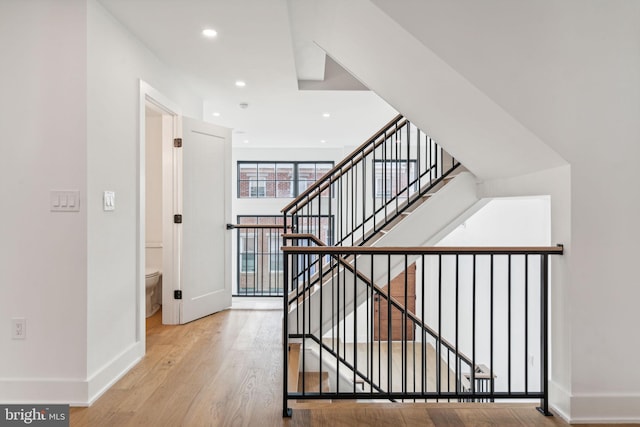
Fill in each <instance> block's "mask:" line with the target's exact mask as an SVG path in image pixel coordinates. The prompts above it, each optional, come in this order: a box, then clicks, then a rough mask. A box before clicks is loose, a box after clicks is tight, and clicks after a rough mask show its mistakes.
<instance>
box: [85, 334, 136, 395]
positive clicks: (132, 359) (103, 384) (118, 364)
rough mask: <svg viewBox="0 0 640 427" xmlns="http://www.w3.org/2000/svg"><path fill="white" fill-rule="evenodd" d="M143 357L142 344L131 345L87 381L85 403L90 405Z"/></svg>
mask: <svg viewBox="0 0 640 427" xmlns="http://www.w3.org/2000/svg"><path fill="white" fill-rule="evenodd" d="M143 356H144V342H137V343H134V344H132V345H131V346H130V347H129V348H127V349H126V350H124V351H123V352H122V353H120V354H119V355H118V356H116V357H115V358H114V359H113V360H112V361H110V362H109V363H107V364H106V365H104V366H103V367H102V368H101V369H100V370H98V371H97V372H95V373H94V374H93V375H91V377H89V379H88V380H87V403H86V405H91V404H93V402H95V401H96V400H98V398H99V397H100V396H102V395H103V394H104V393H105V392H106V391H107V390H109V388H110V387H111V386H112V385H113V384H115V383H116V382H117V381H118V380H119V379H120V378H122V377H123V376H124V375H125V374H126V373H127V372H129V370H131V368H133V367H134V366H135V365H136V364H137V363H138V362H139V361H140V360H141V359H142V357H143Z"/></svg>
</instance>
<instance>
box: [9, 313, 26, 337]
mask: <svg viewBox="0 0 640 427" xmlns="http://www.w3.org/2000/svg"><path fill="white" fill-rule="evenodd" d="M11 337H12V338H13V339H14V340H23V339H25V338H27V319H25V318H24V317H14V318H13V319H11Z"/></svg>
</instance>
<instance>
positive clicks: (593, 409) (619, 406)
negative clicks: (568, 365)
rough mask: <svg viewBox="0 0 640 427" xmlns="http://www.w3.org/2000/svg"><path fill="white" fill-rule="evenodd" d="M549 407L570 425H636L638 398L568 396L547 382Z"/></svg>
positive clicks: (557, 385) (559, 388)
mask: <svg viewBox="0 0 640 427" xmlns="http://www.w3.org/2000/svg"><path fill="white" fill-rule="evenodd" d="M549 394H550V400H551V403H550V406H551V409H552V411H553V412H554V413H555V414H556V415H558V416H559V417H560V418H562V419H564V420H565V421H566V422H568V423H571V424H622V423H640V394H631V393H627V394H624V393H620V394H612V393H602V394H597V393H581V394H571V393H569V392H568V391H567V390H565V389H564V388H563V387H561V386H560V385H559V384H557V383H555V382H553V381H549Z"/></svg>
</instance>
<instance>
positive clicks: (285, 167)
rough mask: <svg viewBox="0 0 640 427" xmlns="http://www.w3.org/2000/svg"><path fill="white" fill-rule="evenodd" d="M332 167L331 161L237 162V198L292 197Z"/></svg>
mask: <svg viewBox="0 0 640 427" xmlns="http://www.w3.org/2000/svg"><path fill="white" fill-rule="evenodd" d="M331 168H333V162H328V161H327V162H249V161H239V162H238V198H293V197H296V196H298V195H299V194H300V193H302V192H303V191H304V190H306V189H307V188H308V187H309V186H310V185H311V184H313V183H314V182H315V181H317V180H318V179H319V178H321V177H322V176H323V175H325V174H326V173H327V172H329V170H331Z"/></svg>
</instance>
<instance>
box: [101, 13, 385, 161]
mask: <svg viewBox="0 0 640 427" xmlns="http://www.w3.org/2000/svg"><path fill="white" fill-rule="evenodd" d="M99 1H100V2H101V3H102V4H103V6H104V7H105V8H106V9H107V10H108V11H109V12H110V13H111V14H112V15H113V16H114V17H115V18H116V19H117V20H118V21H120V22H121V23H122V24H123V25H124V26H125V27H126V28H128V29H129V31H131V33H133V35H134V36H135V37H137V38H138V39H139V40H141V42H142V43H143V44H145V45H146V46H147V47H148V48H149V49H150V50H151V51H152V52H154V53H155V55H156V56H157V57H158V58H159V59H160V60H161V61H163V62H164V63H165V64H167V66H169V67H170V68H172V69H173V70H175V72H176V73H177V74H179V75H180V76H181V78H183V79H184V81H185V85H187V86H189V87H190V88H192V89H193V90H194V91H195V92H196V93H197V95H198V96H199V97H201V98H202V99H203V106H204V107H203V110H204V113H203V115H204V120H206V121H210V122H212V123H216V124H219V125H222V126H226V127H229V128H232V129H233V130H234V131H233V141H234V146H238V147H247V148H249V147H300V148H305V147H325V146H326V147H343V146H354V145H359V144H360V143H361V142H363V141H364V140H365V139H367V138H368V137H369V136H371V134H372V133H374V132H375V131H376V130H378V129H379V128H380V127H381V126H383V125H384V124H385V123H386V122H388V121H389V120H390V119H391V118H393V116H395V114H396V112H395V111H394V110H393V108H391V107H390V106H389V105H388V104H387V103H386V102H384V100H382V99H381V98H380V97H378V96H377V95H376V94H374V93H372V92H370V91H368V90H362V89H366V88H364V87H362V85H361V84H360V83H359V82H357V81H355V79H353V78H352V77H351V76H349V77H348V79H351V81H352V83H347V84H344V81H345V79H344V78H343V79H341V80H340V79H339V78H332V79H329V77H332V76H333V75H336V73H340V72H342V73H343V74H345V72H344V70H342V69H341V68H340V67H339V65H337V64H335V63H334V62H333V61H331V60H327V61H322V60H321V59H322V58H324V55H323V53H322V52H318V50H319V48H317V47H315V46H314V45H313V43H312V40H310V39H309V37H310V35H309V31H308V29H309V28H308V25H306V22H305V21H304V19H308V10H306V11H305V10H304V9H301V8H300V7H299V5H300V4H301V3H300V2H299V0H233V1H230V0H99ZM294 5H295V6H294ZM305 12H307V16H305ZM205 28H213V29H215V30H216V31H217V32H218V35H217V37H215V38H212V39H208V38H206V37H204V36H203V35H202V34H201V32H202V30H203V29H205ZM292 28H293V30H292ZM296 53H297V55H296ZM319 59H320V60H319ZM323 62H324V63H325V64H324V65H326V67H327V73H326V74H325V73H324V72H323V71H324V70H322V69H320V70H318V67H319V66H320V67H322V65H323ZM296 65H297V67H296ZM309 70H311V71H312V72H311V73H309ZM336 70H338V71H336ZM318 71H319V72H318ZM330 74H331V75H330ZM299 75H300V76H301V80H305V81H304V82H300V84H299V82H298V79H299V77H298V76H299ZM310 75H311V78H312V79H316V80H317V79H318V78H320V79H322V78H323V75H324V77H325V78H324V80H325V82H324V84H322V83H323V82H313V81H312V82H309V76H310ZM348 79H347V80H346V81H348ZM237 80H242V81H244V82H246V86H245V87H236V85H235V82H236V81H237ZM330 80H331V81H338V80H340V81H341V82H342V83H340V84H335V85H333V86H331V85H330V84H326V83H327V82H328V81H330ZM316 83H319V84H316ZM299 87H303V88H307V89H313V90H299ZM327 87H329V88H331V87H333V88H340V89H342V90H326V88H327ZM345 89H347V90H345ZM354 89H355V90H354ZM242 103H246V104H248V106H247V107H246V108H241V107H240V104H242ZM213 113H218V114H219V115H218V116H214V115H213ZM324 113H329V114H330V117H324V116H323V114H324ZM321 141H324V142H321Z"/></svg>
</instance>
